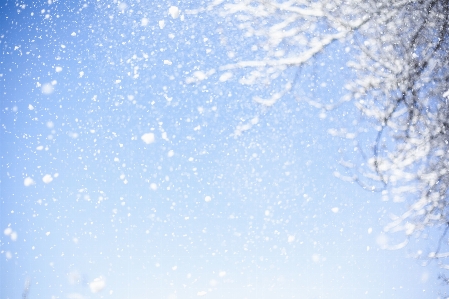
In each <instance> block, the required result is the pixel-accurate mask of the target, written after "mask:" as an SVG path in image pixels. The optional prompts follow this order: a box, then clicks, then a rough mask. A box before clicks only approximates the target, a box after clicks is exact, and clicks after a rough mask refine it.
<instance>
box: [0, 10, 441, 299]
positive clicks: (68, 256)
mask: <svg viewBox="0 0 449 299" xmlns="http://www.w3.org/2000/svg"><path fill="white" fill-rule="evenodd" d="M84 4H85V5H84ZM173 5H176V6H178V7H179V8H180V10H181V16H180V17H179V18H176V19H173V18H172V17H171V16H170V15H169V8H170V7H171V6H173ZM199 5H200V3H198V4H197V3H188V4H185V3H183V4H180V3H171V2H154V3H153V2H147V1H136V2H134V3H132V2H127V3H117V2H110V3H109V2H107V3H106V2H105V3H103V2H101V3H100V2H94V1H91V2H88V1H86V2H79V3H69V4H68V3H63V2H58V1H55V2H51V1H49V2H39V3H31V2H23V3H22V2H20V3H19V2H17V3H16V2H11V1H9V2H7V3H6V4H2V6H0V7H1V10H0V15H1V21H0V22H1V23H0V25H1V28H2V29H0V36H1V39H0V41H1V48H2V59H1V64H0V80H1V84H0V92H1V93H0V94H1V107H0V108H1V123H2V129H1V131H0V132H1V133H0V134H1V136H0V138H1V140H2V141H1V159H2V162H1V163H2V171H1V187H0V188H1V204H0V229H1V232H2V235H1V236H0V252H1V255H0V269H1V276H0V285H1V287H0V297H1V298H2V299H3V298H17V297H19V296H21V293H22V289H23V286H24V284H25V281H26V280H27V279H30V293H29V298H80V299H81V298H172V299H173V298H197V297H198V298H199V297H203V298H436V297H438V295H439V293H440V292H441V291H444V289H443V288H441V286H440V282H438V281H437V280H436V277H437V275H438V273H439V269H438V268H437V267H436V265H434V264H430V265H429V266H427V267H422V266H421V261H417V260H415V259H412V258H406V256H410V255H412V254H413V253H414V252H415V251H416V249H417V248H421V247H423V248H428V247H430V245H431V244H432V243H431V242H432V239H431V238H430V239H429V240H428V242H429V243H426V242H418V244H414V243H415V242H414V241H413V240H412V242H411V243H412V244H410V245H409V246H408V247H406V248H405V249H402V250H397V251H388V250H382V249H381V248H380V245H379V244H382V240H385V239H386V238H390V239H393V240H392V242H393V243H394V242H396V241H398V240H401V237H400V236H399V237H397V239H395V237H394V236H390V235H388V236H385V235H383V234H382V229H383V226H382V225H383V224H385V223H386V221H387V220H388V216H389V215H390V213H395V212H396V213H397V212H400V211H401V208H402V206H401V205H400V204H392V203H389V202H383V201H382V199H381V196H380V194H378V193H370V192H367V191H365V190H363V189H362V188H360V187H359V186H358V185H355V184H351V183H348V182H344V181H341V180H339V179H337V178H335V177H334V175H333V173H334V171H336V170H339V171H342V169H341V167H340V166H339V165H338V161H339V160H340V159H342V157H348V156H351V155H357V153H353V152H352V150H350V149H351V148H353V147H354V144H353V143H352V141H348V140H340V139H339V138H336V137H332V136H330V135H329V134H328V133H327V132H328V130H329V129H331V128H340V127H349V128H351V127H352V128H354V127H356V126H357V124H356V123H354V122H353V120H359V118H360V117H359V116H358V115H357V112H355V111H354V109H353V107H352V106H351V104H347V105H345V106H343V107H341V108H339V109H337V110H336V111H333V112H329V113H327V115H326V117H324V116H323V115H321V117H320V113H321V112H320V111H319V110H317V109H315V108H311V107H310V106H308V105H307V104H305V103H304V102H301V101H298V100H297V99H296V97H294V96H293V95H290V96H286V97H284V98H283V99H282V101H280V102H279V103H277V104H276V105H275V106H273V107H271V108H269V109H266V108H265V109H263V108H262V107H260V106H258V105H257V104H256V103H254V102H253V101H252V100H251V99H252V96H253V95H254V93H255V92H258V93H262V94H263V93H264V92H265V93H266V92H267V89H249V88H246V87H242V86H240V85H239V84H238V83H237V82H236V81H232V80H231V81H229V82H226V83H219V82H218V77H219V75H215V77H214V76H212V78H210V79H209V80H206V81H203V82H201V83H199V84H186V83H185V82H186V79H187V78H188V77H189V76H191V74H192V73H193V72H194V71H196V70H202V71H207V70H209V69H212V68H217V66H219V65H220V64H222V63H224V62H226V61H227V59H229V58H228V54H229V50H232V51H236V52H237V51H238V50H239V49H238V48H237V49H234V48H233V47H235V46H236V45H237V44H241V45H242V43H244V42H245V40H244V39H242V38H241V37H240V36H239V35H238V31H237V30H229V31H225V33H224V34H223V33H222V35H218V34H217V32H218V31H219V30H220V28H226V27H225V25H223V24H221V22H219V21H217V20H218V19H217V17H216V16H213V15H211V14H203V15H201V16H188V15H186V16H184V20H182V15H183V12H184V11H185V9H186V8H188V7H195V6H199ZM161 21H164V22H163V23H162V22H161ZM223 35H224V36H225V37H226V38H227V39H229V40H231V41H232V42H231V43H230V44H228V46H226V47H225V46H223V45H221V44H220V37H223ZM338 50H339V49H338V46H336V47H334V48H332V52H331V53H333V54H330V55H329V56H322V57H318V58H317V61H318V62H319V63H323V65H319V64H318V63H317V64H316V65H313V66H308V67H306V68H304V69H303V70H302V71H301V75H300V80H299V83H298V87H297V89H296V90H295V93H294V95H301V96H303V97H306V96H307V97H314V98H321V99H329V98H335V100H337V99H338V98H339V97H340V96H341V95H342V92H343V90H342V88H341V85H342V84H341V83H342V81H341V80H342V75H341V73H338V72H342V73H344V70H340V67H341V66H342V65H343V66H344V64H343V62H342V61H340V60H341V56H339V55H338ZM237 53H238V52H237ZM334 54H335V55H334ZM242 55H247V54H242ZM338 74H340V75H338ZM344 74H345V73H344ZM346 75H347V74H346ZM236 76H237V75H236ZM322 82H326V83H327V85H326V86H325V87H323V86H322V85H321V84H320V83H322ZM320 86H321V87H320ZM256 116H257V117H258V123H257V124H255V125H253V126H252V127H251V128H250V129H249V130H247V131H245V132H244V133H243V134H242V135H240V136H238V137H235V136H234V133H235V130H236V128H238V126H239V125H241V124H242V123H247V122H248V121H249V120H251V119H253V118H254V117H256ZM362 124H363V123H362ZM145 134H150V135H145ZM151 134H152V135H151ZM142 136H154V141H153V140H150V139H151V138H150V139H145V138H142ZM145 140H147V142H145ZM150 141H152V142H150ZM340 149H343V152H342V153H340V152H339V150H340ZM393 243H392V244H393ZM95 279H96V280H95ZM96 291H98V292H96Z"/></svg>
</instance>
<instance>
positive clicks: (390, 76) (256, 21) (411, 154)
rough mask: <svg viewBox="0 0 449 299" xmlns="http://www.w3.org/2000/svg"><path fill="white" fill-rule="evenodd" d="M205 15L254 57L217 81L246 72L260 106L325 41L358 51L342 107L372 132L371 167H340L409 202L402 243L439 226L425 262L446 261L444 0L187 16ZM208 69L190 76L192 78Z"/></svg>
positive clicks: (448, 23)
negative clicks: (227, 28)
mask: <svg viewBox="0 0 449 299" xmlns="http://www.w3.org/2000/svg"><path fill="white" fill-rule="evenodd" d="M205 11H209V12H212V13H215V12H218V14H219V15H220V16H221V17H223V18H225V19H226V20H228V21H229V22H231V23H232V24H233V25H234V26H236V27H237V28H238V29H239V30H241V31H242V33H243V34H244V36H245V37H246V38H247V40H248V41H249V42H248V45H247V46H248V47H249V48H251V50H252V51H253V55H252V57H251V59H245V58H246V57H243V56H236V57H235V59H236V61H235V62H234V63H231V64H225V65H222V66H220V67H219V71H220V72H221V73H220V74H221V75H220V77H219V78H220V81H226V80H228V79H229V78H231V77H232V76H233V72H237V73H239V74H243V75H241V79H240V81H239V82H240V83H241V84H245V85H251V86H255V85H257V84H262V85H270V86H272V87H271V91H272V92H271V95H270V96H269V97H267V98H262V97H260V96H255V97H254V101H256V102H257V103H259V104H261V105H264V106H267V107H269V106H272V105H274V104H276V102H277V101H278V100H279V99H281V98H282V97H283V96H284V95H286V94H288V93H290V94H291V93H293V92H294V90H293V89H294V86H295V72H296V70H300V69H301V68H302V67H304V66H305V65H306V64H308V63H310V62H311V61H312V60H313V58H314V57H315V56H317V55H318V54H320V53H325V51H326V50H327V49H328V48H329V46H330V45H331V44H333V43H336V42H338V43H340V46H341V47H342V48H346V49H348V50H350V51H351V53H356V55H351V58H350V59H349V58H348V62H347V64H348V66H349V67H350V69H351V70H352V72H353V78H351V79H348V82H347V85H346V90H347V94H346V96H345V97H343V98H342V99H341V101H342V102H346V101H352V102H353V103H354V104H355V105H356V107H357V108H358V109H359V110H360V112H361V113H362V115H363V116H364V117H365V119H366V120H368V121H370V122H371V123H372V124H373V127H374V128H375V131H376V136H375V140H373V143H372V146H371V149H370V152H369V153H363V151H362V156H364V157H365V158H366V160H367V161H368V162H369V163H367V164H368V168H366V167H365V168H362V169H360V167H354V166H352V165H351V164H348V163H346V164H345V165H346V166H347V167H348V168H350V169H352V175H351V176H350V177H349V179H350V180H351V181H354V182H357V183H359V184H360V185H362V186H363V187H364V188H367V189H369V190H372V191H381V192H382V194H383V196H384V197H386V198H392V199H393V200H394V201H397V202H402V201H407V203H408V205H407V208H406V210H405V212H404V213H403V214H402V215H399V216H397V217H395V218H393V220H392V222H391V223H390V224H389V225H388V226H387V227H386V228H385V229H386V230H387V231H403V232H404V233H405V235H406V236H407V237H408V236H411V235H413V234H414V233H419V232H421V231H423V230H426V229H432V228H440V229H441V228H443V229H442V233H441V235H440V236H441V237H440V239H439V243H438V244H436V245H435V251H434V252H431V253H430V254H429V256H428V257H429V258H439V259H440V260H441V258H446V257H448V256H449V254H447V253H442V252H441V251H442V248H443V244H447V240H445V237H446V232H447V230H448V227H449V194H448V188H449V131H448V130H449V105H448V103H447V100H448V97H449V56H448V54H447V53H448V51H449V2H448V1H443V0H423V1H411V0H404V1H389V0H380V1H377V0H376V1H370V0H369V1H359V0H348V1H341V0H317V1H312V0H288V1H275V0H269V1H268V0H243V1H234V2H229V3H226V2H224V1H222V0H217V1H214V2H211V3H210V4H209V5H208V6H206V7H205V8H202V9H198V10H192V11H190V12H189V13H192V14H197V13H201V12H205ZM214 72H215V71H214V70H211V71H209V72H207V73H206V74H204V73H201V74H196V76H194V77H193V78H191V79H189V80H190V81H189V82H196V81H200V80H203V79H205V78H206V77H207V75H210V74H213V73H214ZM286 78H287V79H286ZM280 83H282V88H279V85H280ZM312 104H313V105H314V106H316V107H318V108H321V109H327V110H329V109H332V108H333V107H335V104H334V103H321V102H317V101H312ZM250 126H251V124H248V125H246V126H242V127H240V130H239V131H238V132H237V133H238V134H239V133H241V132H242V131H244V130H245V129H248V128H249V127H250ZM351 137H352V136H351ZM337 175H339V174H337ZM344 178H345V177H344ZM346 178H348V177H346ZM443 241H444V242H443Z"/></svg>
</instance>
